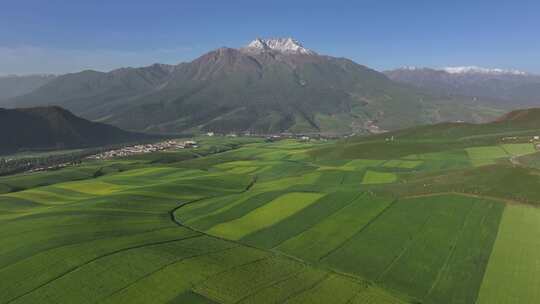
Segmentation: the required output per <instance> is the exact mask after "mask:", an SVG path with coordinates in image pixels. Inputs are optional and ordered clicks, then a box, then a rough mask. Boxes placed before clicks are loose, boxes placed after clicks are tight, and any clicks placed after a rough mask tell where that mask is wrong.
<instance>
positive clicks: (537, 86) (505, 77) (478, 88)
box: [385, 67, 540, 108]
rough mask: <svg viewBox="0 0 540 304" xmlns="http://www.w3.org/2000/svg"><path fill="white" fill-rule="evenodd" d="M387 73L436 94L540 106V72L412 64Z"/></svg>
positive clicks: (518, 105) (503, 103) (514, 106)
mask: <svg viewBox="0 0 540 304" xmlns="http://www.w3.org/2000/svg"><path fill="white" fill-rule="evenodd" d="M385 74H386V75H387V76H388V77H389V78H390V79H392V80H394V81H397V82H400V83H404V84H409V85H413V86H415V87H418V88H421V89H426V90H429V91H431V92H434V93H437V94H443V95H453V96H457V95H460V96H471V97H476V98H491V99H495V100H499V104H501V105H505V104H506V105H507V107H508V108H516V107H524V106H534V105H540V75H535V74H531V73H526V72H522V71H518V70H504V69H486V68H480V67H450V68H444V69H431V68H411V67H409V68H401V69H396V70H391V71H386V72H385Z"/></svg>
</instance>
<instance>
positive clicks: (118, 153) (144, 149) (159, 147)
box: [87, 140, 197, 160]
mask: <svg viewBox="0 0 540 304" xmlns="http://www.w3.org/2000/svg"><path fill="white" fill-rule="evenodd" d="M186 148H197V142H196V141H193V140H186V141H179V140H167V141H163V142H158V143H152V144H143V145H134V146H126V147H122V148H119V149H114V150H109V151H105V152H102V153H99V154H95V155H92V156H89V157H87V158H88V159H96V160H103V159H111V158H115V157H126V156H132V155H138V154H145V153H152V152H158V151H165V150H177V149H186Z"/></svg>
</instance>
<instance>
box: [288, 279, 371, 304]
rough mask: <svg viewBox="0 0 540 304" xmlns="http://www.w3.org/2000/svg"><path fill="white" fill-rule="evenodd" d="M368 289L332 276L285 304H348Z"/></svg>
mask: <svg viewBox="0 0 540 304" xmlns="http://www.w3.org/2000/svg"><path fill="white" fill-rule="evenodd" d="M366 288H367V284H366V283H360V282H358V281H356V280H353V279H350V278H347V277H344V276H340V275H336V274H331V275H329V276H328V277H327V278H326V279H325V280H323V281H321V282H320V283H318V284H316V285H315V286H314V287H313V288H311V289H308V290H306V291H304V292H302V293H300V294H298V295H296V296H294V297H291V298H290V299H288V300H287V301H286V302H285V303H320V304H324V303H337V304H340V303H342V304H346V303H349V302H350V301H351V300H352V299H354V298H355V297H356V296H357V294H358V293H360V292H362V291H364V290H365V289H366Z"/></svg>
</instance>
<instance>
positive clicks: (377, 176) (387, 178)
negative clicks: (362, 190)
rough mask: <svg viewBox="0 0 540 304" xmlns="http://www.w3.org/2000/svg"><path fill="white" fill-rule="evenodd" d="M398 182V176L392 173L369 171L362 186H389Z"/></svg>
mask: <svg viewBox="0 0 540 304" xmlns="http://www.w3.org/2000/svg"><path fill="white" fill-rule="evenodd" d="M396 180H397V175H396V174H395V173H392V172H378V171H373V170H367V171H366V173H365V174H364V179H363V180H362V184H365V185H371V184H388V183H393V182H395V181H396Z"/></svg>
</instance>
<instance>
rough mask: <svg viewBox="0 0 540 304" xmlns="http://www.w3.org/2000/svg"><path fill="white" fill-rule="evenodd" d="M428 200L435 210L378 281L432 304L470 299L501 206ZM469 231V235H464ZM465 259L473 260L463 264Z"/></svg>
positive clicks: (447, 198)
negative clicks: (466, 268)
mask: <svg viewBox="0 0 540 304" xmlns="http://www.w3.org/2000/svg"><path fill="white" fill-rule="evenodd" d="M430 203H431V204H435V206H434V208H435V211H434V214H433V215H432V216H431V217H430V219H429V221H428V222H427V223H426V226H425V227H424V229H422V230H421V231H419V232H418V233H417V234H416V235H415V236H414V239H413V241H412V242H411V244H410V245H409V246H408V248H406V250H404V251H403V252H402V253H401V254H400V255H399V257H398V258H397V259H396V260H394V262H393V263H392V264H391V266H390V267H389V268H388V270H386V272H385V273H383V275H382V276H381V277H380V281H381V282H382V283H383V286H386V287H389V288H391V289H394V290H399V291H400V292H402V293H407V294H409V295H411V296H413V297H415V298H417V299H425V298H426V297H428V299H430V300H431V301H432V302H431V303H462V302H460V301H461V300H463V298H465V299H467V300H468V301H474V297H475V294H476V293H477V291H478V286H479V280H480V276H481V273H483V271H484V269H485V265H486V261H487V257H486V250H487V252H489V250H490V246H491V244H492V242H493V238H494V235H495V233H496V227H497V223H498V215H499V214H500V209H501V208H502V207H501V206H502V204H500V203H493V204H496V205H495V206H493V205H492V203H489V202H485V201H483V200H476V199H471V198H468V197H462V196H440V197H433V198H432V199H431V200H430ZM491 212H493V214H492V213H491ZM488 216H489V218H488V222H487V223H485V224H487V225H486V226H484V223H483V220H486V217H488ZM466 229H479V231H478V230H466ZM471 231H474V233H473V234H472V235H469V234H471ZM479 232H483V233H479ZM469 241H470V243H469ZM467 260H473V261H474V263H465V262H466V261H467ZM462 263H464V264H465V265H463V264H462ZM464 266H466V267H468V269H469V270H468V271H467V273H466V274H462V273H461V271H462V269H463V268H460V267H464ZM479 274H480V275H479ZM448 289H451V291H449V290H448ZM423 301H424V302H426V303H428V301H426V300H423ZM454 301H456V302H454ZM466 303H468V302H466Z"/></svg>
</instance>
